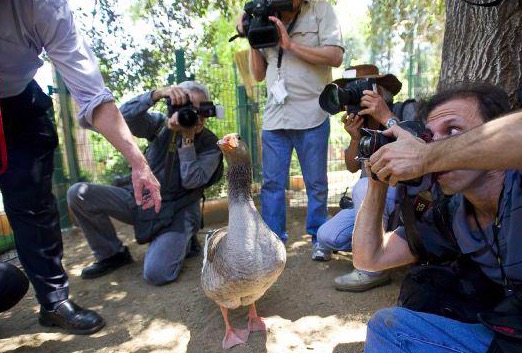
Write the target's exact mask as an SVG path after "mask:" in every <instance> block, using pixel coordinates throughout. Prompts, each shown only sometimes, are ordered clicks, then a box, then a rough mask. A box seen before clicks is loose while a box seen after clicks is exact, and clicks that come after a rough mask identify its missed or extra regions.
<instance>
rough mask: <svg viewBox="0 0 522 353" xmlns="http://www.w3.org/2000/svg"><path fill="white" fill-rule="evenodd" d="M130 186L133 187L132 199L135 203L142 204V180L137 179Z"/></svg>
mask: <svg viewBox="0 0 522 353" xmlns="http://www.w3.org/2000/svg"><path fill="white" fill-rule="evenodd" d="M132 188H133V189H134V199H135V200H136V205H138V206H141V205H142V204H143V195H142V192H143V182H141V181H140V180H139V179H138V180H137V182H136V183H134V182H133V183H132Z"/></svg>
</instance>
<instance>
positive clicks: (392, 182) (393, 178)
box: [388, 175, 399, 186]
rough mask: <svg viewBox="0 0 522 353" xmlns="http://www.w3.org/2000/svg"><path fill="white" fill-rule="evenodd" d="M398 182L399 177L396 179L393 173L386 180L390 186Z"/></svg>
mask: <svg viewBox="0 0 522 353" xmlns="http://www.w3.org/2000/svg"><path fill="white" fill-rule="evenodd" d="M398 182H399V179H397V177H395V176H393V175H392V176H391V177H390V179H389V180H388V184H390V185H391V186H397V183H398Z"/></svg>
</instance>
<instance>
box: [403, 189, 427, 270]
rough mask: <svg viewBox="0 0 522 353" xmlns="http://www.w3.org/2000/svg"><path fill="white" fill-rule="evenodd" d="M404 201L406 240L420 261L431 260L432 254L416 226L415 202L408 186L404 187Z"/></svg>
mask: <svg viewBox="0 0 522 353" xmlns="http://www.w3.org/2000/svg"><path fill="white" fill-rule="evenodd" d="M401 189H402V190H401V191H402V193H403V195H402V198H403V199H402V203H401V214H402V219H403V221H404V230H405V232H406V241H407V242H408V247H409V248H410V251H411V253H412V254H413V256H415V257H416V258H417V259H419V261H420V262H429V260H430V255H429V253H428V251H427V250H426V247H425V246H424V242H423V241H422V238H421V235H420V233H419V230H418V229H417V226H416V217H415V211H414V208H413V203H412V202H411V200H410V198H409V196H408V188H407V187H402V188H401Z"/></svg>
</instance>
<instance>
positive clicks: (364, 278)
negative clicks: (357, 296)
mask: <svg viewBox="0 0 522 353" xmlns="http://www.w3.org/2000/svg"><path fill="white" fill-rule="evenodd" d="M334 282H335V289H337V290H340V291H344V292H364V291H367V290H368V289H372V288H374V287H379V286H385V285H387V284H389V283H390V282H391V278H390V273H389V272H386V271H385V272H381V274H380V275H378V276H371V275H368V273H366V272H363V271H359V270H358V269H354V270H353V271H352V272H350V273H347V274H345V275H343V276H339V277H336V278H335V280H334Z"/></svg>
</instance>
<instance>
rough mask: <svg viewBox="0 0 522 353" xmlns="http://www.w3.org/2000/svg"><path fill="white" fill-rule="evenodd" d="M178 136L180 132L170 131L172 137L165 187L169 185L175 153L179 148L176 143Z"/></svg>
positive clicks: (166, 164) (166, 162)
mask: <svg viewBox="0 0 522 353" xmlns="http://www.w3.org/2000/svg"><path fill="white" fill-rule="evenodd" d="M177 138H178V133H177V132H176V133H173V132H172V131H171V132H170V139H169V148H168V150H167V159H166V161H165V181H164V183H165V187H168V186H169V183H170V178H171V175H172V167H173V165H174V155H175V154H176V151H177V150H178V145H177V144H176V140H177Z"/></svg>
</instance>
